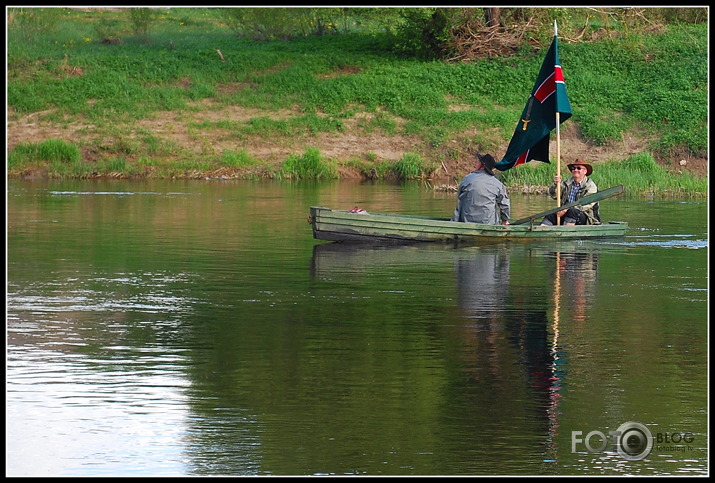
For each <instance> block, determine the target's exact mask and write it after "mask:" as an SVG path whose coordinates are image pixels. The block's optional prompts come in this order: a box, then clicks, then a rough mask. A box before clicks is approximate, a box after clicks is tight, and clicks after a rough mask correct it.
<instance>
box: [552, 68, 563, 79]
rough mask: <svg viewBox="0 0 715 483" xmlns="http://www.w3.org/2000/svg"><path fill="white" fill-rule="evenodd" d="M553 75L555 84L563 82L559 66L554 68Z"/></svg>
mask: <svg viewBox="0 0 715 483" xmlns="http://www.w3.org/2000/svg"><path fill="white" fill-rule="evenodd" d="M554 75H556V82H564V71H562V70H561V66H560V65H556V66H554Z"/></svg>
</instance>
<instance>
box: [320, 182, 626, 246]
mask: <svg viewBox="0 0 715 483" xmlns="http://www.w3.org/2000/svg"><path fill="white" fill-rule="evenodd" d="M622 192H623V186H617V187H615V188H610V189H608V190H604V191H601V192H598V193H595V194H593V195H590V196H587V197H584V198H583V199H581V200H579V201H578V202H577V203H567V204H565V205H562V206H559V207H557V208H553V209H551V210H547V211H543V212H541V213H537V214H535V215H532V216H529V217H526V218H522V219H520V220H516V221H514V222H513V223H512V224H510V225H482V224H477V223H464V222H458V221H451V220H450V219H449V218H429V217H419V216H411V215H397V214H376V213H366V212H361V213H360V212H358V213H356V212H352V211H347V210H333V209H330V208H325V207H322V206H311V207H310V216H309V218H308V222H309V223H310V224H311V225H312V228H313V237H314V238H315V239H317V240H327V241H338V242H362V243H383V244H384V243H389V244H391V243H398V244H399V243H412V242H450V243H459V244H478V243H486V242H494V241H500V240H523V241H526V240H549V239H554V240H568V239H572V240H573V239H578V240H580V239H585V238H588V239H590V238H607V237H622V236H624V235H625V234H626V232H627V231H628V223H626V222H620V221H611V222H605V223H602V224H600V225H573V226H541V225H540V223H541V219H542V218H543V217H544V216H546V215H548V214H551V213H555V212H556V211H559V210H563V209H567V208H569V207H571V206H574V205H576V204H581V203H591V202H594V201H598V200H600V199H604V198H607V197H609V196H614V195H615V194H619V193H622Z"/></svg>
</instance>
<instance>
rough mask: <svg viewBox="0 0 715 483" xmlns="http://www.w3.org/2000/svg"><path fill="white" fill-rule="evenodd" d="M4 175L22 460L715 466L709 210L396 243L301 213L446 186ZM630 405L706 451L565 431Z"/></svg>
mask: <svg viewBox="0 0 715 483" xmlns="http://www.w3.org/2000/svg"><path fill="white" fill-rule="evenodd" d="M8 193H9V195H8V201H9V205H8V283H7V289H8V296H7V309H8V313H7V344H8V350H7V385H6V399H7V401H6V402H7V411H6V414H7V429H6V434H7V441H8V445H7V446H8V448H7V473H8V475H12V476H90V477H91V476H192V475H197V476H217V475H332V474H339V475H353V474H354V475H575V474H589V475H599V474H606V475H612V474H613V475H615V474H639V475H640V474H642V475H653V474H654V475H672V474H704V473H706V472H707V469H708V466H707V465H708V463H707V437H708V435H707V396H706V394H707V379H706V375H707V362H706V361H707V323H706V321H707V279H708V277H707V275H708V272H707V263H706V262H707V225H706V222H705V221H704V220H705V219H706V216H705V215H706V213H707V209H706V206H704V205H701V204H666V205H665V206H662V207H661V206H660V205H652V204H647V203H634V202H632V201H631V202H624V203H619V202H618V201H616V200H614V201H613V202H612V203H608V204H607V205H604V211H606V210H607V211H608V213H609V215H610V216H612V217H613V219H622V220H624V221H627V222H628V223H629V225H630V226H631V227H633V228H632V232H631V233H629V235H628V236H627V237H626V238H625V239H622V240H610V241H607V240H603V241H598V242H596V241H589V242H585V241H584V242H578V241H576V242H569V243H557V242H538V243H528V244H510V243H504V244H495V245H492V246H485V247H463V248H454V247H449V246H444V245H426V246H425V245H413V246H406V247H379V246H356V245H340V244H324V243H322V242H316V241H315V240H312V238H311V236H312V233H311V231H310V226H309V225H308V224H307V222H306V221H305V218H306V216H307V207H309V206H312V205H325V206H335V207H338V208H339V207H341V206H348V207H352V206H355V205H356V204H357V205H360V206H361V207H365V208H366V209H368V210H369V211H376V212H380V211H382V212H386V211H392V212H406V213H407V212H409V213H423V214H427V215H435V214H444V213H449V212H451V210H452V209H453V197H452V196H444V197H442V196H441V195H436V194H430V195H427V194H426V193H425V192H424V190H416V189H410V188H409V187H404V188H399V187H394V186H386V187H384V189H383V188H381V187H379V186H374V185H363V184H355V185H348V186H347V187H341V188H340V189H335V187H334V186H333V185H331V184H327V185H306V186H300V187H299V186H295V185H292V184H289V185H281V184H278V183H255V184H254V183H220V184H212V183H195V184H192V183H147V184H133V183H118V184H111V183H109V184H93V183H82V182H77V183H75V182H72V183H59V184H58V185H56V186H55V185H54V184H52V183H50V184H49V186H44V185H40V186H34V185H27V184H24V183H15V184H11V186H10V188H9V192H8ZM537 201H538V200H537ZM538 202H541V201H538ZM544 202H545V203H546V202H548V201H544ZM520 203H526V201H525V200H521V199H516V200H514V202H513V204H514V209H515V210H516V212H519V210H521V211H525V210H526V209H530V208H532V207H527V208H524V207H521V206H520ZM532 203H533V201H532ZM533 211H534V212H538V211H542V207H541V206H538V207H533ZM521 214H522V215H523V214H526V213H521ZM674 215H675V216H674ZM626 421H640V422H643V423H644V424H646V425H648V427H649V428H652V429H653V431H662V432H670V433H672V432H674V431H676V432H677V431H680V432H691V433H693V435H694V442H693V443H692V444H691V445H690V446H692V449H689V448H681V449H677V448H676V449H673V448H670V447H665V446H663V445H661V446H660V447H655V448H654V449H653V452H652V454H651V455H649V457H648V458H646V459H645V460H644V461H639V462H628V461H624V460H623V459H622V458H620V457H619V456H618V454H617V453H615V452H613V451H610V450H607V451H603V452H589V451H587V450H586V448H584V447H583V446H581V447H579V448H577V450H576V451H572V441H571V434H572V432H573V431H582V432H583V433H584V434H585V433H588V432H589V431H594V430H599V431H608V430H609V429H610V430H613V429H615V428H617V427H618V426H619V425H620V424H622V423H624V422H626ZM686 450H687V451H686Z"/></svg>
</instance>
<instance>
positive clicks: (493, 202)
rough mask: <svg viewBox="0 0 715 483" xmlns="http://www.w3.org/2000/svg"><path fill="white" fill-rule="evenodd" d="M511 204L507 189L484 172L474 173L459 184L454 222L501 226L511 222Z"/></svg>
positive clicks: (494, 177)
mask: <svg viewBox="0 0 715 483" xmlns="http://www.w3.org/2000/svg"><path fill="white" fill-rule="evenodd" d="M510 211H511V202H510V201H509V195H508V194H507V191H506V187H505V186H504V185H503V184H502V182H501V181H499V179H498V178H497V177H496V176H492V175H491V174H489V173H487V172H486V171H484V170H481V169H480V170H477V171H472V172H471V173H469V174H468V175H467V176H465V177H464V179H463V180H462V182H461V183H460V184H459V191H458V194H457V208H456V209H455V210H454V214H453V215H452V221H465V222H469V223H481V224H483V225H500V224H501V223H502V222H503V221H509V216H510Z"/></svg>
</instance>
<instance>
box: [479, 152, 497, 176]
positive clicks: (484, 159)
mask: <svg viewBox="0 0 715 483" xmlns="http://www.w3.org/2000/svg"><path fill="white" fill-rule="evenodd" d="M477 159H478V160H479V161H481V163H482V166H484V170H485V171H486V172H487V173H489V174H491V175H492V176H494V171H492V170H493V169H494V166H496V164H497V162H496V160H495V159H494V156H492V155H491V154H484V155H481V154H479V153H477Z"/></svg>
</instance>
